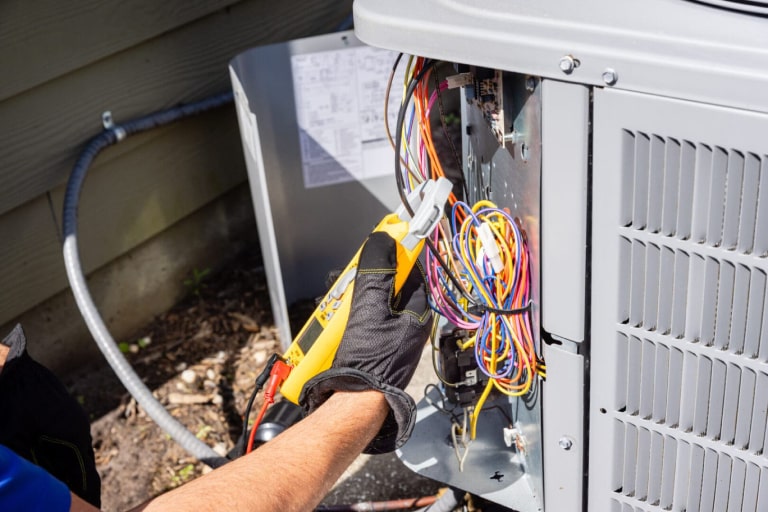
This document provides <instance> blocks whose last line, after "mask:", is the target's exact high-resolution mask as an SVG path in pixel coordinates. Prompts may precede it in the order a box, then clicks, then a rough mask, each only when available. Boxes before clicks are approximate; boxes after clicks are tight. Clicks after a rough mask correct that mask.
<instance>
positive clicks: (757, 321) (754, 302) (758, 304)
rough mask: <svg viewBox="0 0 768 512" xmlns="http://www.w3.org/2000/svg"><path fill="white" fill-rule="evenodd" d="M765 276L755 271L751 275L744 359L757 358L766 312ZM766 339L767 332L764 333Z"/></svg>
mask: <svg viewBox="0 0 768 512" xmlns="http://www.w3.org/2000/svg"><path fill="white" fill-rule="evenodd" d="M765 285H766V275H765V273H764V272H762V271H759V270H756V271H754V272H752V273H751V276H750V282H749V304H748V305H747V328H746V332H745V333H744V355H745V356H746V357H757V355H758V352H759V350H760V338H761V337H762V336H763V334H761V333H762V332H763V327H768V325H766V326H764V323H765V322H764V318H765V315H766V313H768V311H766V310H765V309H764V307H765V294H766V287H765ZM765 335H766V339H768V332H766V333H765Z"/></svg>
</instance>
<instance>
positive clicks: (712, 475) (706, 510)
mask: <svg viewBox="0 0 768 512" xmlns="http://www.w3.org/2000/svg"><path fill="white" fill-rule="evenodd" d="M717 465H718V456H717V452H716V451H715V450H710V449H707V450H705V451H704V468H703V472H702V476H701V498H700V499H701V502H700V503H699V510H700V511H701V512H713V511H714V509H715V488H716V487H717Z"/></svg>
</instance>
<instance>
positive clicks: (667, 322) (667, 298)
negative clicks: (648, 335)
mask: <svg viewBox="0 0 768 512" xmlns="http://www.w3.org/2000/svg"><path fill="white" fill-rule="evenodd" d="M658 282H659V283H660V285H659V287H658V290H659V294H658V297H659V303H658V308H657V309H658V312H659V313H658V315H657V319H656V330H657V331H659V333H661V334H669V332H670V330H671V329H672V296H673V294H674V285H673V283H674V282H675V252H674V251H673V250H672V249H670V248H669V247H662V248H661V268H660V269H659V281H658Z"/></svg>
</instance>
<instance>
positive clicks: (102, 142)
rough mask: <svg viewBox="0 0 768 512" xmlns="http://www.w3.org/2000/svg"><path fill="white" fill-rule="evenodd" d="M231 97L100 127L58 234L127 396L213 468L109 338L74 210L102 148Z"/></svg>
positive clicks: (70, 185)
mask: <svg viewBox="0 0 768 512" xmlns="http://www.w3.org/2000/svg"><path fill="white" fill-rule="evenodd" d="M232 100H233V94H232V93H231V92H226V93H223V94H219V95H216V96H212V97H210V98H207V99H204V100H201V101H199V102H196V103H189V104H186V105H179V106H177V107H173V108H170V109H168V110H163V111H160V112H156V113H154V114H150V115H148V116H145V117H141V118H138V119H135V120H132V121H128V122H126V123H123V124H120V125H114V126H110V127H107V128H105V129H104V130H103V131H102V132H101V133H99V134H98V135H96V136H95V137H93V138H92V139H91V140H90V141H89V142H88V144H87V146H86V147H85V149H84V150H83V151H82V153H80V156H79V157H78V159H77V162H76V163H75V166H74V167H73V169H72V173H71V174H70V176H69V181H68V182H67V191H66V194H65V196H64V213H63V221H62V225H63V232H64V247H63V252H64V265H65V267H66V269H67V278H68V279H69V284H70V286H71V287H72V293H73V294H74V296H75V301H76V302H77V307H78V308H79V309H80V313H81V314H82V315H83V319H84V320H85V323H86V324H87V325H88V330H90V332H91V335H92V336H93V338H94V339H95V340H96V344H97V345H98V347H99V349H100V350H101V352H102V353H103V354H104V357H105V358H106V359H107V362H108V363H109V365H110V366H111V367H112V369H113V370H114V372H115V374H116V375H117V377H118V378H119V379H120V382H122V383H123V385H124V386H125V388H126V389H127V390H128V392H129V393H130V394H131V396H133V398H135V399H136V402H138V403H139V405H141V406H142V407H143V408H144V410H145V411H146V412H147V414H149V416H150V418H152V419H153V420H154V421H155V423H157V424H158V425H159V426H160V427H161V428H162V429H163V430H164V431H165V432H167V433H168V435H170V436H171V437H172V438H173V439H174V440H175V441H176V442H177V443H179V444H180V445H181V446H182V447H183V448H184V449H185V450H187V451H188V452H189V453H190V454H192V455H193V456H194V457H195V458H197V459H198V460H200V461H202V462H203V463H205V464H207V465H208V466H210V467H212V468H215V467H218V466H221V465H223V464H225V463H226V462H227V459H226V458H224V457H222V456H220V455H219V454H217V453H216V452H215V451H213V449H212V448H211V447H209V446H208V445H207V444H205V443H203V442H202V441H201V440H200V439H198V438H197V437H195V435H194V434H193V433H192V432H190V431H189V430H187V428H186V427H184V425H182V424H181V423H179V422H178V421H176V419H175V418H174V417H173V416H171V415H170V414H169V413H168V411H166V410H165V408H164V407H163V406H162V405H161V404H160V402H158V401H157V400H156V399H155V397H154V396H152V392H151V391H150V390H149V389H148V388H147V386H145V385H144V383H143V382H142V381H141V379H140V378H139V376H138V375H136V372H134V371H133V368H132V367H131V365H130V363H128V361H127V360H126V359H125V357H124V356H123V354H122V353H121V352H120V350H119V349H118V347H117V344H116V343H115V341H114V339H113V338H112V336H111V335H110V334H109V331H108V330H107V327H106V325H105V324H104V321H103V320H102V319H101V316H100V315H99V312H98V310H97V309H96V305H95V304H94V303H93V299H92V298H91V294H90V292H89V291H88V286H87V284H86V281H85V276H84V275H83V271H82V268H81V265H80V254H79V251H78V247H77V207H78V202H79V199H80V190H81V188H82V186H83V182H84V181H85V176H86V174H87V173H88V169H89V168H90V166H91V163H92V162H93V160H94V159H95V158H96V156H97V155H98V154H99V152H101V150H102V149H104V148H106V147H109V146H112V145H113V144H117V143H118V142H120V141H122V140H123V139H125V138H126V137H128V136H130V135H133V134H136V133H140V132H144V131H147V130H150V129H152V128H155V127H158V126H163V125H166V124H169V123H172V122H174V121H177V120H179V119H182V118H185V117H188V116H192V115H196V114H200V113H202V112H206V111H208V110H211V109H214V108H218V107H220V106H222V105H226V104H228V103H231V102H232Z"/></svg>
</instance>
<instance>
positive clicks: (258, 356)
mask: <svg viewBox="0 0 768 512" xmlns="http://www.w3.org/2000/svg"><path fill="white" fill-rule="evenodd" d="M253 360H254V361H255V362H256V364H257V365H262V364H264V363H265V362H267V353H266V352H263V351H259V352H256V353H255V354H253Z"/></svg>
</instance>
